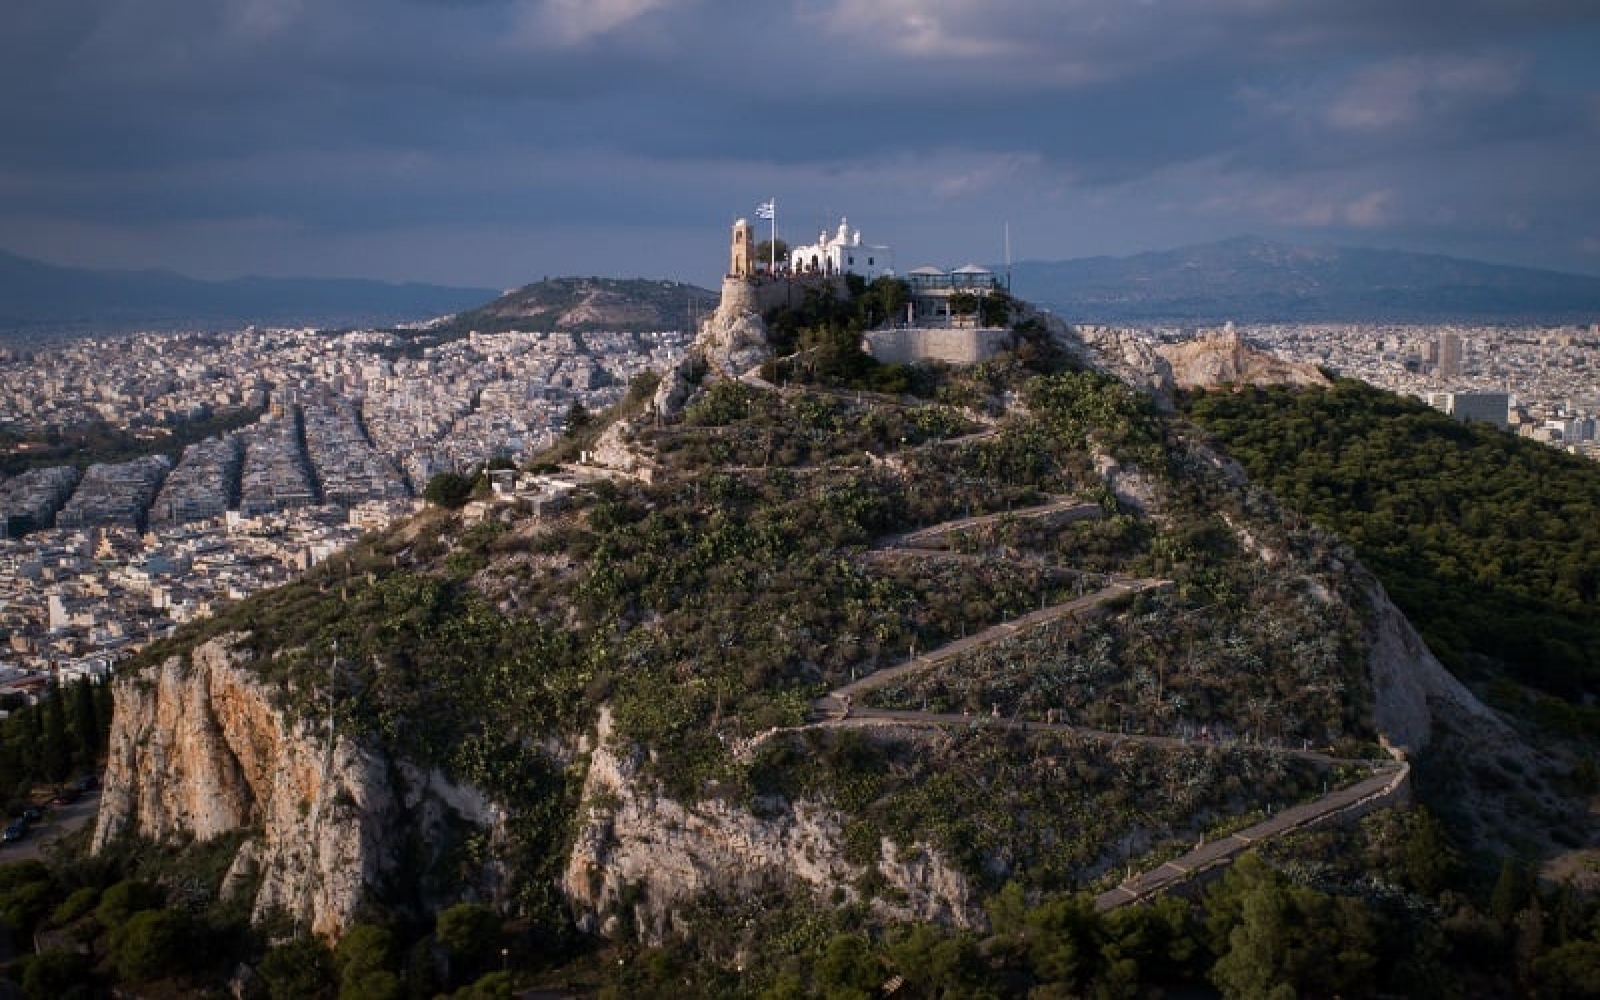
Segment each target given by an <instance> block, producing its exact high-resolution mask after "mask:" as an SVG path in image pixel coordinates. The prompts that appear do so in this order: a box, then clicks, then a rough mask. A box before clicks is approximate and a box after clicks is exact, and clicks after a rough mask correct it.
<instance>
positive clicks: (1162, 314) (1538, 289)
mask: <svg viewBox="0 0 1600 1000" xmlns="http://www.w3.org/2000/svg"><path fill="white" fill-rule="evenodd" d="M1011 272H1012V276H1013V284H1014V290H1015V291H1016V293H1017V294H1018V295H1019V296H1020V297H1022V298H1025V299H1029V300H1031V301H1035V302H1039V303H1041V304H1042V305H1045V306H1047V307H1048V308H1050V309H1052V310H1055V311H1056V312H1058V313H1059V314H1060V315H1062V316H1063V317H1064V318H1066V319H1068V320H1070V321H1073V322H1087V323H1165V324H1177V325H1209V324H1215V323H1221V322H1223V321H1225V320H1234V321H1237V322H1340V321H1342V322H1453V321H1455V322H1460V321H1466V322H1471V321H1478V322H1489V323H1509V322H1534V323H1548V322H1592V321H1593V320H1594V319H1595V318H1597V317H1600V277H1597V276H1593V275H1582V274H1567V273H1564V272H1559V271H1547V270H1542V269H1538V268H1531V267H1520V266H1512V265H1502V264H1491V263H1485V262H1482V261H1475V260H1468V259H1465V258H1458V257H1449V256H1445V255H1442V254H1417V253H1407V252H1404V251H1399V250H1379V249H1371V248H1364V247H1324V246H1297V245H1292V244H1287V243H1278V242H1274V241H1271V240H1265V239H1261V238H1259V237H1254V236H1239V237H1233V238H1231V239H1226V240H1221V241H1218V242H1215V243H1203V244H1191V245H1188V246H1183V247H1178V248H1175V249H1172V250H1160V251H1148V252H1145V253H1139V254H1134V255H1131V256H1126V257H1109V256H1097V257H1083V258H1075V259H1071V260H1061V261H1021V262H1018V263H1016V264H1013V265H1012V267H1011Z"/></svg>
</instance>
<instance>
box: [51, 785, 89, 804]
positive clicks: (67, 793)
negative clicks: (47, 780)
mask: <svg viewBox="0 0 1600 1000" xmlns="http://www.w3.org/2000/svg"><path fill="white" fill-rule="evenodd" d="M82 794H83V793H82V792H80V791H78V790H77V789H76V788H72V787H70V786H69V787H67V788H61V789H57V790H56V794H55V797H54V798H52V799H51V800H50V803H51V805H57V806H70V805H72V803H74V802H76V801H78V798H79V797H80V796H81V795H82Z"/></svg>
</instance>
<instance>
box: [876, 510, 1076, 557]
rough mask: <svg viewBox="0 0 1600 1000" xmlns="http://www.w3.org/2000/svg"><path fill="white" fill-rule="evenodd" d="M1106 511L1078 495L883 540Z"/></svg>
mask: <svg viewBox="0 0 1600 1000" xmlns="http://www.w3.org/2000/svg"><path fill="white" fill-rule="evenodd" d="M1104 514H1105V508H1103V507H1101V506H1100V505H1099V504H1097V503H1085V502H1084V501H1082V500H1078V499H1075V498H1063V499H1059V500H1052V501H1050V502H1049V503H1045V504H1039V505H1038V506H1036V507H1019V508H1018V509H1016V510H1008V511H1005V512H1003V513H995V514H975V515H973V516H972V517H963V518H958V519H956V520H954V521H945V522H943V523H942V524H935V525H932V526H931V527H927V528H919V529H918V530H916V531H908V532H906V533H905V534H903V535H896V536H894V537H893V538H891V539H889V540H888V541H887V542H885V543H884V545H885V546H886V547H892V548H916V547H917V546H918V545H922V544H925V543H927V542H928V541H930V540H932V539H935V538H939V537H941V536H944V535H948V534H952V533H954V532H957V531H970V530H971V529H973V528H978V527H982V526H983V525H985V524H992V523H994V522H996V521H1001V520H1004V519H1006V518H1029V517H1048V516H1050V515H1057V517H1058V519H1059V520H1062V521H1087V520H1092V519H1094V518H1098V517H1100V516H1102V515H1104Z"/></svg>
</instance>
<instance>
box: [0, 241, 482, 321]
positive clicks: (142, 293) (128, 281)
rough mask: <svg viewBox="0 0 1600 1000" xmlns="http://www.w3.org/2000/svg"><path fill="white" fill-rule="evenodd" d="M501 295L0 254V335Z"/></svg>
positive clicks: (391, 315) (358, 312)
mask: <svg viewBox="0 0 1600 1000" xmlns="http://www.w3.org/2000/svg"><path fill="white" fill-rule="evenodd" d="M498 294H499V292H498V290H497V289H492V288H456V287H450V286H445V285H424V284H414V283H407V284H389V283H386V282H381V281H363V280H354V279H311V278H238V279H234V280H232V281H199V280H196V279H194V278H186V277H184V276H183V275H180V274H175V273H173V272H171V271H156V270H151V271H124V270H98V269H87V268H76V267H59V266H56V265H54V264H45V263H42V262H40V261H36V260H29V259H28V258H26V257H18V256H16V255H15V254H10V253H6V252H4V251H0V340H12V341H17V340H24V339H37V338H51V337H61V336H77V335H85V334H95V333H117V332H125V331H129V330H152V329H159V330H175V329H203V328H216V327H227V326H241V325H245V324H249V323H262V324H279V325H307V326H356V325H382V324H390V323H400V322H406V321H411V320H422V319H429V318H432V317H435V316H442V315H446V314H449V313H454V312H457V311H459V310H461V309H466V308H468V307H471V306H475V305H478V304H480V303H482V302H484V301H486V300H488V299H491V298H493V297H494V296H496V295H498Z"/></svg>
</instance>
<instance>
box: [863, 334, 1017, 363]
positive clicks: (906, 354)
mask: <svg viewBox="0 0 1600 1000" xmlns="http://www.w3.org/2000/svg"><path fill="white" fill-rule="evenodd" d="M866 342H867V353H868V354H871V355H872V356H873V357H874V358H876V359H878V360H879V361H881V362H883V363H884V364H911V363H912V362H916V361H943V362H945V363H947V364H952V365H975V364H978V363H979V362H981V361H987V360H989V359H990V358H992V357H994V356H995V355H996V354H998V353H1000V352H1001V351H1003V350H1005V349H1006V348H1007V347H1008V346H1010V343H1011V331H1010V330H975V329H963V328H956V327H951V328H936V327H918V328H913V329H906V330H873V331H871V332H870V333H868V334H867V335H866Z"/></svg>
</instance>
